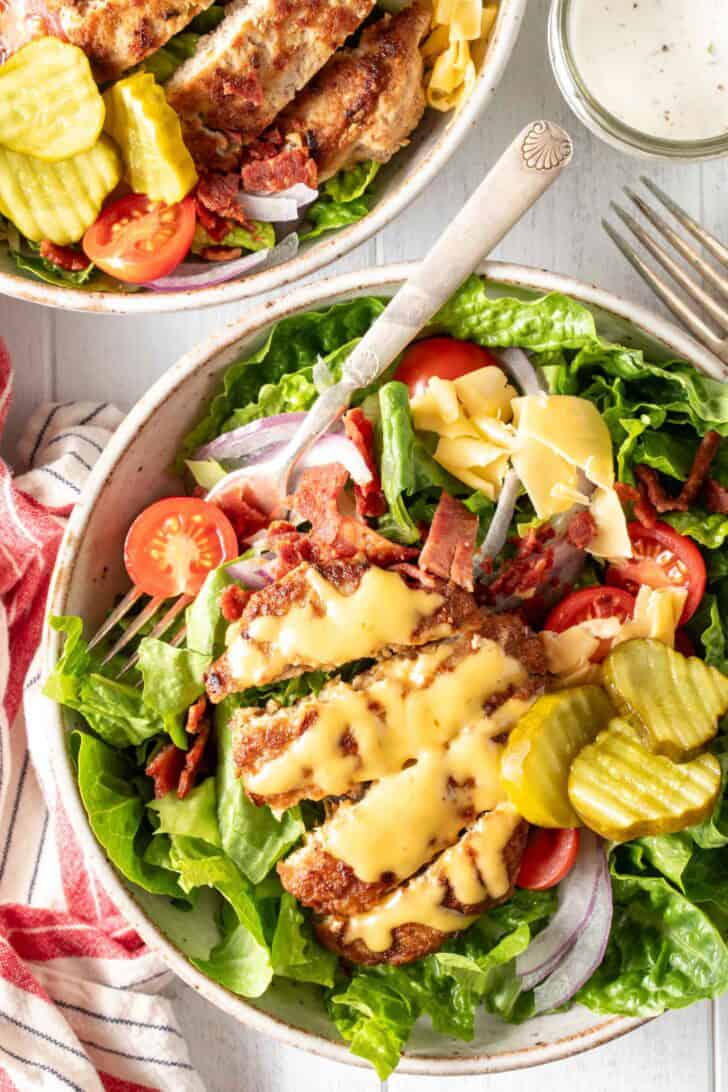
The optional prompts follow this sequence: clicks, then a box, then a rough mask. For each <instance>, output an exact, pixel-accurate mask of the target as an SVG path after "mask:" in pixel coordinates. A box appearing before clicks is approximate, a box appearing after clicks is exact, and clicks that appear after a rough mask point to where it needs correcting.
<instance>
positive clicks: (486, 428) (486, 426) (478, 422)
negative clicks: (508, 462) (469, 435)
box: [471, 414, 516, 451]
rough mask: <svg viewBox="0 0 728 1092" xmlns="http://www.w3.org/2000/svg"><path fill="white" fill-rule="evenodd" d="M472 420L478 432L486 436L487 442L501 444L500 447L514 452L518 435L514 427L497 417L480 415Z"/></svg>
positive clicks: (474, 416)
mask: <svg viewBox="0 0 728 1092" xmlns="http://www.w3.org/2000/svg"><path fill="white" fill-rule="evenodd" d="M471 420H472V422H473V424H474V426H475V428H476V429H477V431H478V432H479V433H480V434H481V436H485V438H486V440H490V441H491V442H492V443H494V444H499V445H500V447H504V448H506V449H507V450H508V451H512V450H513V448H514V447H515V446H516V433H515V431H514V429H513V426H512V425H506V424H504V423H503V421H498V420H497V419H496V418H495V417H483V416H482V415H480V414H477V415H473V417H472V418H471Z"/></svg>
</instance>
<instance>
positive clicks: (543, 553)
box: [487, 525, 555, 602]
mask: <svg viewBox="0 0 728 1092" xmlns="http://www.w3.org/2000/svg"><path fill="white" fill-rule="evenodd" d="M554 535H555V532H554V529H553V527H549V526H548V525H546V526H544V527H539V528H538V529H534V528H531V530H530V531H529V532H528V534H527V535H525V536H524V537H523V538H519V539H518V540H517V543H516V556H515V557H514V558H512V560H510V561H508V562H506V564H505V565H504V566H503V568H502V569H501V571H500V572H499V573H498V576H497V577H496V578H495V580H494V581H493V582H492V584H489V585H488V589H487V598H488V600H489V601H491V602H492V601H493V600H495V599H496V598H508V597H510V596H513V595H515V596H519V597H520V598H527V597H528V596H529V595H531V594H533V592H534V591H535V590H536V588H538V587H539V585H540V584H542V583H544V581H545V580H546V577H547V576H548V574H549V573H550V572H551V569H552V568H553V564H554V548H553V546H550V545H548V543H549V541H550V540H551V539H552V538H554Z"/></svg>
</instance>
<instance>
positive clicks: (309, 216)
mask: <svg viewBox="0 0 728 1092" xmlns="http://www.w3.org/2000/svg"><path fill="white" fill-rule="evenodd" d="M379 167H380V164H379V163H375V162H374V160H373V159H370V160H366V161H365V162H363V163H357V164H356V166H354V167H351V168H350V169H349V170H346V171H339V172H338V173H337V174H335V175H334V177H333V178H330V179H329V180H328V182H325V183H324V185H323V189H322V191H321V195H320V196H319V198H318V200H316V201H314V203H313V204H312V205H311V206H310V208H308V209H307V211H306V221H307V222H308V223H309V224H311V227H310V228H309V229H308V230H307V231H304V232H303V233H302V234H301V236H300V239H301V242H305V240H306V239H316V238H317V237H318V236H319V235H323V233H324V232H325V231H333V230H335V229H336V228H341V227H346V226H347V225H349V224H355V223H356V222H357V221H358V220H362V219H363V218H364V217H365V216H366V215H367V213H368V212H369V210H370V209H371V207H372V201H373V198H374V194H373V183H374V179H375V177H376V174H377V171H378V170H379Z"/></svg>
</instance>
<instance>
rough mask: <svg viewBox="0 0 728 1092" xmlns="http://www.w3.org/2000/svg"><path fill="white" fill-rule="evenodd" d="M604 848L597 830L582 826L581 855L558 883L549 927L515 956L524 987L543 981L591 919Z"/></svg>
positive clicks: (529, 987)
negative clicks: (554, 910)
mask: <svg viewBox="0 0 728 1092" xmlns="http://www.w3.org/2000/svg"><path fill="white" fill-rule="evenodd" d="M603 861H604V850H603V849H602V847H601V844H600V843H599V840H598V838H597V837H596V835H595V834H592V832H591V831H590V830H582V831H581V836H580V842H579V856H578V857H577V859H576V863H575V865H574V867H573V868H572V870H571V872H570V873H569V874H568V876H567V877H566V879H565V880H562V882H561V883H560V884H559V905H558V909H557V911H556V913H555V914H554V916H553V918H552V919H551V921H550V922H549V924H548V925H547V926H546V928H545V929H544V930H543V931H542V932H540V933H539V934H538V936H537V937H535V938H534V939H533V940H532V941H531V943H530V944H529V946H528V948H527V949H526V951H525V952H524V953H523V954H522V955H520V956H518V958H517V960H516V973H517V974H518V975H519V976H520V978H521V985H522V988H523V989H524V990H532V989H533V987H534V986H537V985H538V983H539V982H543V980H544V979H545V978H547V977H548V976H549V975H550V974H551V972H552V971H553V970H555V969H556V967H557V966H558V964H559V963H560V962H561V961H562V959H563V958H564V956H565V955H566V953H567V952H568V951H569V949H570V948H572V947H573V946H574V944H575V942H576V940H577V938H578V937H579V936H580V935H581V933H582V932H583V930H584V928H585V927H586V925H587V922H588V921H589V919H590V917H591V914H592V911H593V909H594V903H595V899H596V893H597V888H598V886H599V882H600V877H601V873H602V865H603Z"/></svg>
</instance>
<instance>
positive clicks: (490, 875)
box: [315, 803, 528, 965]
mask: <svg viewBox="0 0 728 1092" xmlns="http://www.w3.org/2000/svg"><path fill="white" fill-rule="evenodd" d="M527 834H528V825H527V823H525V822H524V821H523V819H521V817H520V815H519V814H518V812H517V811H516V810H515V808H513V807H512V805H511V804H508V803H504V804H499V805H498V807H496V808H494V809H493V810H492V811H489V812H486V813H485V814H484V815H481V816H480V817H479V818H478V819H477V820H476V821H475V822H474V823H473V824H472V826H470V827H469V828H468V830H467V831H465V833H464V834H463V835H462V836H461V838H460V839H459V841H457V842H456V843H455V845H453V846H450V848H449V849H446V850H445V851H444V853H441V854H440V856H439V857H437V858H436V859H435V860H434V861H433V863H432V864H431V865H429V867H428V868H426V869H424V871H422V872H420V873H419V874H418V875H416V876H415V877H413V879H411V880H410V881H409V882H407V883H405V884H402V885H401V886H400V887H398V888H397V889H396V890H395V891H393V892H392V893H391V894H389V895H387V896H386V897H385V898H383V899H382V900H381V901H380V902H378V903H376V904H375V905H374V906H372V907H370V908H369V909H368V910H366V911H365V912H364V913H362V914H353V915H350V916H348V917H341V916H335V915H329V916H328V917H325V918H323V919H321V920H320V921H318V922H316V924H315V929H316V934H317V936H318V938H319V940H320V941H321V943H322V944H324V945H325V946H326V947H327V948H330V949H332V951H334V952H336V953H337V954H338V955H340V956H343V957H344V958H345V959H349V960H351V962H352V963H392V964H395V965H398V964H403V963H412V962H413V961H414V960H416V959H422V958H423V956H426V955H429V954H430V953H431V952H436V951H437V950H438V948H440V947H442V945H443V944H444V942H445V941H446V940H447V938H448V936H452V934H453V933H457V932H460V930H462V929H467V927H468V926H469V925H472V923H473V922H474V921H475V920H476V919H477V918H478V917H479V916H480V915H481V914H482V913H484V911H486V910H488V909H489V908H490V907H492V906H496V905H498V904H499V903H501V902H505V900H506V899H508V898H510V896H511V894H512V892H513V886H514V883H515V879H516V876H517V875H518V869H519V867H520V863H521V858H522V856H523V850H524V848H525V845H526V838H527Z"/></svg>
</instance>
